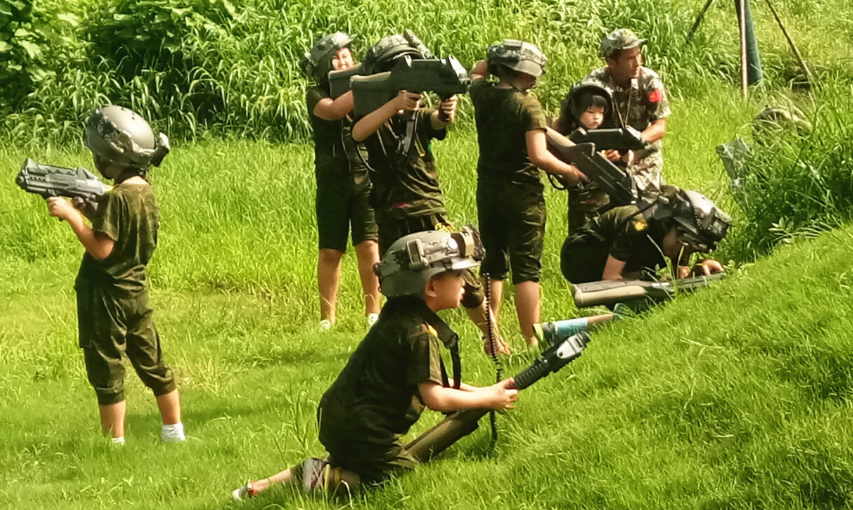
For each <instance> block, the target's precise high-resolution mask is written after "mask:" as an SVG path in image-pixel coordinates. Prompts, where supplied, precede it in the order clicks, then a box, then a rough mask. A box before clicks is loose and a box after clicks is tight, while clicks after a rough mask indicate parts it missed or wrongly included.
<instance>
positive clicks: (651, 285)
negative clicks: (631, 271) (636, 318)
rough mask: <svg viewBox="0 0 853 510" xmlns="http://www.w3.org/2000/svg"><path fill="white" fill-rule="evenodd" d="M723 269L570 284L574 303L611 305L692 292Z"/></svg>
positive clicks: (714, 278)
mask: <svg viewBox="0 0 853 510" xmlns="http://www.w3.org/2000/svg"><path fill="white" fill-rule="evenodd" d="M725 276H726V273H717V274H713V275H710V276H694V277H691V278H682V279H680V280H675V281H671V282H654V281H645V280H619V281H601V282H590V283H580V284H576V285H572V294H573V297H574V301H575V306H577V307H578V308H587V307H590V306H612V305H615V304H616V303H627V302H630V301H636V300H638V299H649V300H651V301H655V302H659V301H666V300H668V299H671V298H672V297H673V296H674V295H675V294H676V292H693V291H695V290H697V289H701V288H704V287H708V286H709V285H711V283H712V282H715V281H717V280H722V279H723V278H725Z"/></svg>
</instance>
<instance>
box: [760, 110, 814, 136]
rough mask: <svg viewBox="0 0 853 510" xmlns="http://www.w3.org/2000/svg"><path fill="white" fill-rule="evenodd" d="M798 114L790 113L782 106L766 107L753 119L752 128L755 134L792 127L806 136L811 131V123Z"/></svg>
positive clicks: (795, 112)
mask: <svg viewBox="0 0 853 510" xmlns="http://www.w3.org/2000/svg"><path fill="white" fill-rule="evenodd" d="M800 114H802V112H797V111H796V110H795V111H791V109H790V108H786V107H784V106H767V107H765V108H764V109H763V110H761V113H759V114H758V115H757V116H756V117H755V120H754V121H753V127H754V129H755V130H756V131H757V132H758V131H775V130H779V129H783V128H786V127H794V128H796V130H797V132H799V133H800V134H807V133H809V132H810V131H811V130H812V123H811V122H809V121H807V120H805V119H803V118H802V117H801V116H800Z"/></svg>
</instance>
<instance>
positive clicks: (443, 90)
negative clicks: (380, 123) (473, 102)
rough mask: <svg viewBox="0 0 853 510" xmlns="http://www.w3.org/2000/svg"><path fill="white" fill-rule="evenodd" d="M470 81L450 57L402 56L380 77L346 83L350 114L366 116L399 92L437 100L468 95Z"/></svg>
mask: <svg viewBox="0 0 853 510" xmlns="http://www.w3.org/2000/svg"><path fill="white" fill-rule="evenodd" d="M470 85H471V79H470V78H469V77H468V72H467V71H465V68H464V67H462V64H460V63H459V61H458V60H456V59H455V58H454V57H447V58H442V59H438V58H427V59H418V60H412V59H411V58H410V57H408V56H405V57H402V58H400V59H398V60H397V64H396V65H395V66H394V67H393V68H392V69H391V70H390V71H387V72H384V73H377V74H373V75H370V76H358V75H354V76H352V78H351V79H350V89H352V93H353V101H354V103H355V105H354V106H353V113H354V114H355V115H356V116H363V115H367V114H368V113H370V112H372V111H374V110H377V109H378V108H379V107H381V106H382V105H384V104H385V103H387V102H388V101H390V100H391V99H393V98H394V96H396V95H397V93H398V92H399V91H401V90H407V91H409V92H417V93H423V92H435V93H436V94H438V96H439V97H440V98H441V99H447V98H449V97H450V96H453V95H455V94H464V93H465V92H468V87H469V86H470Z"/></svg>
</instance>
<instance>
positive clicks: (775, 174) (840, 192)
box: [731, 84, 853, 259]
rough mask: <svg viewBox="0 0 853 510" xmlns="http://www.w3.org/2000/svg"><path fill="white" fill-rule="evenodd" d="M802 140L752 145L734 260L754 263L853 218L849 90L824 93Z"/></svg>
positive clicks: (785, 134)
mask: <svg viewBox="0 0 853 510" xmlns="http://www.w3.org/2000/svg"><path fill="white" fill-rule="evenodd" d="M817 104H818V105H820V106H819V107H818V108H817V109H816V110H815V112H814V113H813V114H812V115H811V117H812V123H813V125H814V129H813V130H812V131H811V132H810V133H808V134H805V135H804V136H800V135H799V134H798V132H797V131H796V130H787V131H785V130H784V129H780V130H778V131H777V132H775V133H771V135H770V136H765V137H762V140H759V141H760V142H762V143H753V154H752V156H751V157H750V158H749V159H748V161H747V165H746V170H747V171H746V174H745V177H744V179H743V180H742V184H741V186H740V187H739V190H738V193H737V197H738V202H739V205H740V206H741V209H742V211H743V213H744V216H745V220H746V221H744V222H742V224H741V225H739V228H737V229H735V231H734V232H733V234H734V237H733V239H732V241H733V242H732V246H731V248H732V249H733V253H734V254H735V256H736V258H741V259H752V258H754V257H756V256H758V255H763V254H765V253H767V252H768V251H770V249H772V247H773V246H775V245H776V244H778V243H780V242H789V241H791V240H793V239H797V238H802V237H813V236H814V235H816V234H818V233H820V232H822V231H824V230H827V229H830V228H833V227H836V226H838V225H839V224H841V223H842V222H844V221H847V220H849V219H850V218H851V213H853V86H850V85H849V84H847V85H838V86H833V87H828V88H827V89H825V90H824V91H823V92H822V93H821V95H820V96H819V98H818V101H817Z"/></svg>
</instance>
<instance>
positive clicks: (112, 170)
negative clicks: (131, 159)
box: [92, 152, 122, 179]
mask: <svg viewBox="0 0 853 510" xmlns="http://www.w3.org/2000/svg"><path fill="white" fill-rule="evenodd" d="M92 157H93V159H94V161H95V168H96V169H97V170H98V172H100V174H101V175H103V176H104V177H106V178H107V179H115V178H116V177H118V175H119V174H120V173H121V170H122V169H121V167H118V166H116V165H113V164H112V163H109V162H108V161H106V160H104V159H101V157H100V156H98V155H97V154H96V153H94V152H93V153H92Z"/></svg>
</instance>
